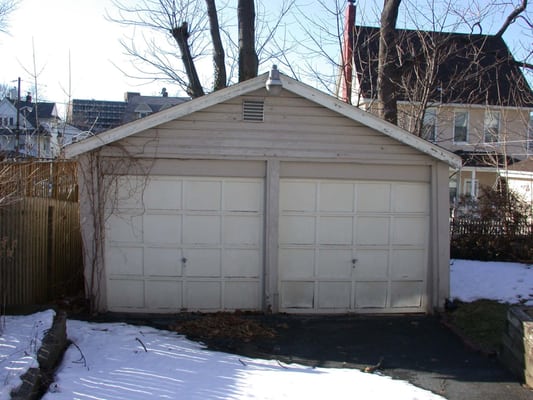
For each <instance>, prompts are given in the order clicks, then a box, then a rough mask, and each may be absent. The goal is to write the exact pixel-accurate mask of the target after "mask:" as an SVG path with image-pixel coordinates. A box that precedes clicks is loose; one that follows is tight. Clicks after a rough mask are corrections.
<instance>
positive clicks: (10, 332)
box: [0, 310, 55, 400]
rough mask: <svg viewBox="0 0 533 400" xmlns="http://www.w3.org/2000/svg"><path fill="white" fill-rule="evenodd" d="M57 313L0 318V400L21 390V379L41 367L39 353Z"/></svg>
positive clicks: (49, 312) (47, 312)
mask: <svg viewBox="0 0 533 400" xmlns="http://www.w3.org/2000/svg"><path fill="white" fill-rule="evenodd" d="M54 315H55V313H54V312H53V311H51V310H48V311H43V312H40V313H36V314H33V315H28V316H0V400H4V399H5V400H7V399H9V398H10V396H9V393H10V392H11V390H13V389H14V388H16V387H18V386H20V384H21V383H22V381H21V380H20V377H21V376H22V375H24V373H25V372H26V371H27V370H28V369H29V368H33V367H37V366H38V363H37V351H38V350H39V347H41V340H42V339H43V337H44V332H45V331H46V330H47V329H50V327H51V326H52V321H53V319H54Z"/></svg>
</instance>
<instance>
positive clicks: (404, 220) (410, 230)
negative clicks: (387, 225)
mask: <svg viewBox="0 0 533 400" xmlns="http://www.w3.org/2000/svg"><path fill="white" fill-rule="evenodd" d="M427 237H428V223H427V217H425V216H420V217H418V216H409V217H407V216H406V217H395V218H394V220H393V223H392V244H393V245H407V246H424V245H425V244H426V242H427Z"/></svg>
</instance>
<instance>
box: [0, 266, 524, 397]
mask: <svg viewBox="0 0 533 400" xmlns="http://www.w3.org/2000/svg"><path fill="white" fill-rule="evenodd" d="M450 271H451V297H452V298H458V299H460V300H463V301H473V300H477V299H480V298H488V299H494V300H498V301H502V302H509V303H519V302H527V303H528V304H531V305H533V266H532V265H524V264H515V263H501V262H479V261H465V260H452V262H451V268H450ZM53 316H54V313H53V311H46V312H42V313H37V314H33V315H29V316H14V317H11V316H7V317H1V318H0V387H1V389H0V400H7V399H9V393H10V391H11V390H12V389H13V388H14V387H17V386H18V385H19V384H20V383H21V381H20V376H21V375H22V374H24V372H25V371H26V370H27V369H28V368H30V367H33V366H36V364H37V362H36V351H37V350H38V348H39V346H40V341H41V339H42V337H43V332H44V331H45V330H46V329H48V328H50V326H51V325H52V319H53ZM67 331H68V336H69V339H71V340H72V341H73V342H74V343H75V345H72V346H70V347H69V348H68V350H67V353H66V354H65V357H64V359H63V361H62V364H61V366H60V367H59V369H58V371H57V375H56V381H55V382H54V384H53V385H52V386H51V387H50V390H49V392H48V393H47V394H46V395H45V397H44V399H45V400H56V399H69V400H70V399H80V400H86V399H87V400H89V399H91V400H94V399H113V400H118V399H127V400H136V399H143V400H144V399H156V398H161V399H176V398H180V399H187V400H189V399H294V398H305V399H307V400H312V399H324V398H335V399H343V398H351V399H353V398H365V399H366V398H372V399H397V400H402V399H411V400H414V399H418V400H430V399H431V400H433V399H442V397H439V396H437V395H435V394H432V393H430V392H428V391H426V390H423V389H420V388H417V387H415V386H413V385H411V384H409V383H407V382H404V381H399V380H393V379H391V378H389V377H385V376H380V375H375V374H366V373H363V372H360V371H358V370H350V369H328V368H311V367H306V366H301V365H297V364H281V363H278V362H276V361H265V360H260V359H250V358H246V357H239V356H236V355H231V354H226V353H220V352H213V351H209V350H206V349H205V348H203V347H202V345H200V344H198V343H195V342H191V341H189V340H187V339H185V338H183V337H182V336H179V335H177V334H176V333H174V332H167V331H160V330H156V329H153V328H149V327H135V326H131V325H126V324H95V323H88V322H81V321H71V320H69V321H68V322H67Z"/></svg>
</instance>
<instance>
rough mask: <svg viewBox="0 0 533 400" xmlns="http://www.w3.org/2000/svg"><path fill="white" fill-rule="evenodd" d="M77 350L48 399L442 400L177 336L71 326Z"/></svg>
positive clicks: (397, 385) (403, 385)
mask: <svg viewBox="0 0 533 400" xmlns="http://www.w3.org/2000/svg"><path fill="white" fill-rule="evenodd" d="M67 329H68V335H69V337H70V338H71V339H72V340H73V341H74V343H76V345H77V346H78V347H79V349H78V348H76V347H74V346H71V347H69V349H68V351H67V353H66V355H65V358H64V360H63V363H62V366H61V367H60V369H59V371H58V373H57V380H56V382H55V384H54V386H52V388H51V389H50V391H49V392H48V393H47V394H46V395H45V397H44V399H45V400H57V399H69V400H70V399H128V400H136V399H143V400H144V399H177V398H179V399H187V400H192V399H199V400H200V399H201V400H204V399H326V398H334V399H343V398H350V399H353V398H368V399H370V398H373V399H391V398H394V399H420V400H425V399H428V400H429V399H435V400H436V399H442V397H440V396H437V395H435V394H432V393H431V392H429V391H426V390H423V389H419V388H417V387H415V386H413V385H411V384H409V383H407V382H404V381H399V380H393V379H391V378H389V377H384V376H379V375H373V374H367V373H363V372H360V371H358V370H353V369H351V370H350V369H326V368H312V367H306V366H301V365H297V364H281V363H278V362H276V361H265V360H259V359H251V358H246V357H240V356H237V355H231V354H226V353H220V352H214V351H208V350H206V349H204V348H203V347H202V346H201V345H200V344H198V343H195V342H192V341H189V340H187V339H185V338H183V337H181V336H179V335H178V334H176V333H174V332H168V331H161V330H156V329H154V328H149V327H136V326H132V325H126V324H119V323H111V324H109V323H108V324H94V323H87V322H81V321H68V328H67Z"/></svg>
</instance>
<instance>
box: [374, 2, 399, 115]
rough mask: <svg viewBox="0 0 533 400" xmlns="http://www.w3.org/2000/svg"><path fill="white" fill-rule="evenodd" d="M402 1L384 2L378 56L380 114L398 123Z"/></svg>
mask: <svg viewBox="0 0 533 400" xmlns="http://www.w3.org/2000/svg"><path fill="white" fill-rule="evenodd" d="M400 2H401V0H384V4H383V11H382V12H381V25H380V34H379V56H378V80H377V85H378V104H379V105H378V112H379V115H380V116H381V117H382V118H383V119H384V120H386V121H389V122H392V123H393V124H396V123H397V122H398V106H397V90H396V88H395V83H396V82H397V81H398V63H397V58H398V57H397V55H396V54H395V53H396V44H397V43H398V39H397V37H398V34H397V32H396V21H397V20H398V9H399V8H400Z"/></svg>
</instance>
